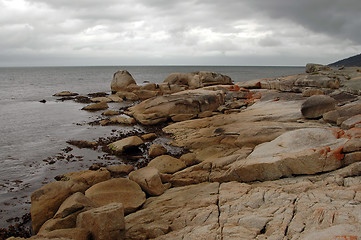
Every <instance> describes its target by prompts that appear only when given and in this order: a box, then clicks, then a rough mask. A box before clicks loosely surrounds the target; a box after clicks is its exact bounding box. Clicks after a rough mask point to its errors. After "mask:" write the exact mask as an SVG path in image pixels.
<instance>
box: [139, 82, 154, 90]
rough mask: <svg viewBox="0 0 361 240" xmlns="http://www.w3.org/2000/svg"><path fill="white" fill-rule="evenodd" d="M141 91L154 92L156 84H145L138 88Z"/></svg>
mask: <svg viewBox="0 0 361 240" xmlns="http://www.w3.org/2000/svg"><path fill="white" fill-rule="evenodd" d="M140 89H141V90H150V91H156V90H157V84H155V83H147V84H145V85H143V86H141V88H140Z"/></svg>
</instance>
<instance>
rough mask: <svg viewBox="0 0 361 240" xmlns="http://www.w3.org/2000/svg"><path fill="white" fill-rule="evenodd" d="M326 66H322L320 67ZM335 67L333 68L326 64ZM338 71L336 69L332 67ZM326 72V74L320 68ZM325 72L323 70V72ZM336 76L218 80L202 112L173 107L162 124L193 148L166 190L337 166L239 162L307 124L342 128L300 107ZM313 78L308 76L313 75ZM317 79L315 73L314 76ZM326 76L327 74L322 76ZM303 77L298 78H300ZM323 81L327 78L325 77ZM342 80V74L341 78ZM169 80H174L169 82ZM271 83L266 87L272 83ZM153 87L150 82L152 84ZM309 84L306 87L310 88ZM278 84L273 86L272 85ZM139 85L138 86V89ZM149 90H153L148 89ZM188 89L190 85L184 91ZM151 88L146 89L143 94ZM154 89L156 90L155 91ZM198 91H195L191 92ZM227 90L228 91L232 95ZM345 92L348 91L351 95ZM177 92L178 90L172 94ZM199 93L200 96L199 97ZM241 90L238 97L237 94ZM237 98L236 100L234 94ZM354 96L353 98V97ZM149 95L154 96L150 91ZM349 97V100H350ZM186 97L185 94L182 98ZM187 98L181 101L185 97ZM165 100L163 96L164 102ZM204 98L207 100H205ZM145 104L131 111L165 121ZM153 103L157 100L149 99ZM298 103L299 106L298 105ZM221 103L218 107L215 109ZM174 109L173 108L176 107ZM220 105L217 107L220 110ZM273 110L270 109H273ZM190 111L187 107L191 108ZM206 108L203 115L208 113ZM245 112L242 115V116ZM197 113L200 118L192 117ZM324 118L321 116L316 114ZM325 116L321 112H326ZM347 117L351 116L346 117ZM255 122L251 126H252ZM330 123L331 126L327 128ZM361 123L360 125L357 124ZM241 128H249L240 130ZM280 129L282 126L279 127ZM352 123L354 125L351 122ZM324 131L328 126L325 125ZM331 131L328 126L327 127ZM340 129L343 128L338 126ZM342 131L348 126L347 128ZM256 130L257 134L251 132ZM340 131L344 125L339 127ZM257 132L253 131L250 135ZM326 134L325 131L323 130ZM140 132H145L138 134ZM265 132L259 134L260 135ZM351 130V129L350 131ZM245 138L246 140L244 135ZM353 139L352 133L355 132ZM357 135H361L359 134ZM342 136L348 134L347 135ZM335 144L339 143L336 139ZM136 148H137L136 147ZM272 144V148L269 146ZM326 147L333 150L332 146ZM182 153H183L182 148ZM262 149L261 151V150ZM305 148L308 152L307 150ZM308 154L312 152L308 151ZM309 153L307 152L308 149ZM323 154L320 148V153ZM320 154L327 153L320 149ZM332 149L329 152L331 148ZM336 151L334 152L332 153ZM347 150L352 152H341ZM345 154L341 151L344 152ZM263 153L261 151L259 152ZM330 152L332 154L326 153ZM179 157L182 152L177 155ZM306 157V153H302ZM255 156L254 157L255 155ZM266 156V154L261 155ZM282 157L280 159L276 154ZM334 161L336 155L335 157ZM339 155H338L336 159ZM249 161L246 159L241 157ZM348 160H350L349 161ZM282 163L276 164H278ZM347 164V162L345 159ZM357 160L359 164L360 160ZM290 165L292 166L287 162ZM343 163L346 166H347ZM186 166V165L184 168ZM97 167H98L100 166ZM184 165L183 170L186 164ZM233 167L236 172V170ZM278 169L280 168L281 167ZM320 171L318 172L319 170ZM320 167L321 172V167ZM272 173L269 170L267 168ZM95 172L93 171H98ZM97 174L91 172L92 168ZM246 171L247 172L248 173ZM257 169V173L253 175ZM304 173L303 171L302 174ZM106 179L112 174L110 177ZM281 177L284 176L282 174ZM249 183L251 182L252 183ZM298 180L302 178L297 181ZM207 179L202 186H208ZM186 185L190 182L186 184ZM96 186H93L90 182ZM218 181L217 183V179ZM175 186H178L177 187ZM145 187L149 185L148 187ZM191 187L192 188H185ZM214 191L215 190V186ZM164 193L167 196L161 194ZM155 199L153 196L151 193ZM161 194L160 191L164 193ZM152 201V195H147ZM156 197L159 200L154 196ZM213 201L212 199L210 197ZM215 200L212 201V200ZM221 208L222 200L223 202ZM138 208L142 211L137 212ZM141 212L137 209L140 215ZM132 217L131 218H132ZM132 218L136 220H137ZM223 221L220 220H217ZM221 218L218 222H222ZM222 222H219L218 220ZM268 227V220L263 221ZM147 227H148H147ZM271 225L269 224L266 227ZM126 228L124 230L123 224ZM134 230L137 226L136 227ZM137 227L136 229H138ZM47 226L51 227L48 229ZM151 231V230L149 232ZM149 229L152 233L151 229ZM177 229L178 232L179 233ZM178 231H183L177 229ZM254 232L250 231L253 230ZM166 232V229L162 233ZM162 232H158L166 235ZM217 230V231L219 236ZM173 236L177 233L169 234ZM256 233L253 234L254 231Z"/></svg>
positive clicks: (164, 176) (168, 176)
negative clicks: (301, 80) (300, 82)
mask: <svg viewBox="0 0 361 240" xmlns="http://www.w3.org/2000/svg"><path fill="white" fill-rule="evenodd" d="M322 71H325V70H321V71H320V72H322ZM327 71H330V70H327ZM332 74H335V73H332ZM315 75H317V74H312V73H311V74H309V75H307V76H311V77H312V76H315ZM321 75H322V74H321ZM323 76H324V75H322V77H323ZM337 76H338V77H340V76H343V75H341V74H339V75H337ZM334 79H335V78H333V77H329V78H328V80H327V81H326V82H327V84H331V85H327V84H326V85H323V84H324V82H321V83H320V84H321V86H324V87H322V88H319V87H313V88H312V89H311V90H312V91H313V92H312V91H310V89H309V88H308V87H309V86H308V85H309V84H310V82H309V81H305V82H304V83H306V84H307V85H306V86H307V87H304V86H302V85H295V82H292V81H294V80H292V81H290V77H285V78H283V79H282V78H281V79H262V80H257V81H249V82H246V83H239V84H238V85H233V84H230V85H219V83H218V84H214V85H215V86H214V87H212V86H210V87H206V88H207V89H206V91H208V92H207V94H210V91H211V92H212V91H213V92H216V93H215V94H214V95H212V94H213V93H212V94H210V95H209V97H207V98H206V100H205V101H206V103H207V104H208V105H207V107H210V106H211V105H210V102H212V104H216V105H215V106H216V107H215V108H214V109H209V110H208V109H205V110H204V111H201V113H202V114H200V113H196V115H195V113H194V112H192V111H193V110H192V111H191V110H189V111H190V112H189V113H185V112H183V113H179V112H176V113H171V114H173V115H169V116H171V117H167V118H165V119H166V120H167V121H169V118H172V120H173V121H176V122H178V123H172V124H169V125H168V123H167V125H168V126H166V127H164V128H163V131H165V132H166V133H168V134H172V135H173V143H172V144H173V145H175V146H177V147H181V148H185V149H187V151H189V152H188V153H185V154H182V157H183V159H182V157H180V158H179V159H182V161H184V162H185V163H186V165H187V166H186V167H185V168H184V167H182V168H180V169H179V170H177V171H175V172H174V173H161V174H160V175H159V177H160V179H161V180H162V182H163V184H164V185H167V186H168V187H169V186H170V185H171V186H172V188H171V189H170V190H165V193H164V194H168V192H172V191H174V190H175V189H177V188H181V189H183V188H184V189H191V188H192V187H194V188H196V186H198V185H197V184H203V185H204V184H205V183H207V182H218V184H219V185H217V187H216V188H217V189H218V190H217V191H218V192H220V189H219V188H220V187H221V186H229V185H222V184H225V183H227V182H233V181H237V182H240V184H246V183H245V182H250V183H249V184H250V185H253V184H256V185H257V183H255V182H254V181H261V182H264V181H277V179H279V178H284V177H286V178H291V179H292V176H293V174H295V176H296V177H294V179H299V177H297V175H302V174H311V175H310V176H314V177H315V176H323V175H327V173H326V174H324V173H322V172H332V171H334V170H336V169H338V168H340V167H341V166H333V165H332V164H335V163H332V164H331V165H332V166H330V168H325V169H327V171H325V169H321V170H315V169H314V170H312V171H309V170H305V172H302V170H300V169H298V170H292V171H291V172H290V173H289V172H287V171H289V170H287V169H286V170H285V169H280V170H277V168H278V167H276V169H272V171H275V170H276V173H274V174H268V173H269V172H267V171H269V170H267V169H265V168H264V165H262V164H263V163H262V161H261V160H257V161H260V162H259V163H258V164H259V165H257V164H256V165H254V164H253V163H252V164H251V165H250V167H251V168H254V167H258V166H261V167H262V169H264V170H263V171H264V172H263V173H262V174H260V173H254V172H253V170H252V169H251V168H246V169H247V171H249V172H247V173H246V172H244V170H243V166H242V165H240V166H241V168H239V167H240V166H239V165H237V161H239V159H248V158H249V156H250V155H251V154H255V153H254V152H255V149H256V148H257V147H258V146H260V145H261V144H263V143H267V142H272V141H274V140H275V139H277V138H278V137H280V136H282V135H283V134H286V133H288V132H292V131H297V130H302V129H306V130H307V129H308V128H311V129H325V127H326V126H327V127H328V128H330V127H331V128H334V129H339V128H337V127H336V126H335V125H333V126H332V125H329V124H324V123H322V122H321V121H320V120H317V121H315V120H313V119H310V120H308V119H307V118H306V119H304V118H303V117H302V115H300V112H299V109H300V108H301V104H302V102H304V100H306V99H308V98H309V96H305V92H306V91H304V92H303V93H302V91H303V90H302V89H305V90H308V91H307V92H308V93H307V94H310V95H311V96H313V95H314V93H317V94H316V95H318V94H320V92H319V91H318V92H317V91H316V90H322V91H323V92H322V94H321V95H323V96H326V95H329V94H330V93H332V92H335V91H337V89H339V86H338V87H335V85H334V84H335V82H333V81H334ZM308 80H309V79H308ZM313 80H314V79H313ZM321 80H322V78H321ZM348 80H350V79H346V78H345V80H342V81H348ZM172 81H176V82H177V81H183V80H180V79H179V78H177V79H175V80H172ZM296 81H298V79H297V80H296ZM322 81H323V80H322ZM340 81H341V80H340ZM260 85H263V86H267V87H268V88H270V89H262V88H263V86H260ZM168 86H169V83H168ZM231 86H238V88H234V87H231ZM267 87H266V88H267ZM149 88H150V86H149ZM173 88H174V89H173V90H172V88H171V87H168V89H169V90H167V91H170V92H167V94H169V93H171V92H172V91H175V89H177V91H178V90H179V87H173ZM306 88H307V89H306ZM272 89H274V90H272ZM135 91H137V90H135ZM147 91H154V90H149V89H147ZM183 91H185V89H181V90H180V91H178V92H180V93H182V92H183ZM217 91H223V92H224V95H223V97H222V94H221V95H217V94H218V93H217ZM185 92H186V91H185ZM310 92H312V93H310ZM342 92H345V93H347V94H349V92H351V93H355V91H351V90H346V91H341V93H342ZM145 93H149V92H145V91H143V92H142V94H145ZM153 94H155V93H153ZM186 94H190V95H186V96H187V98H188V99H189V98H190V99H192V98H193V97H194V101H200V102H199V103H200V104H201V105H200V106H205V105H202V101H204V94H205V92H201V93H200V92H199V91H195V92H194V93H193V92H192V91H188V92H187V93H186ZM192 94H195V95H192ZM227 94H228V95H227ZM347 94H346V95H347ZM172 95H173V94H172ZM346 95H342V96H341V97H339V99H338V100H337V101H338V103H339V104H341V105H340V106H338V107H342V106H343V105H348V104H349V103H352V102H358V101H360V98H359V97H358V96H357V95H354V94H351V95H352V96H349V95H347V96H346ZM176 96H177V97H176V98H175V100H169V99H166V100H164V103H165V104H167V103H170V102H172V101H176V99H179V98H181V97H180V96H182V94H178V95H177V94H176ZM198 96H201V97H200V98H198ZM227 96H228V97H229V96H232V98H231V101H229V100H230V99H228V100H227V101H228V104H229V105H227V106H228V107H226V108H223V109H222V108H220V107H221V106H223V105H224V102H223V103H222V98H224V99H223V101H225V100H226V99H227ZM235 96H236V97H235ZM123 97H124V98H127V96H126V95H124V96H123ZM235 98H236V99H237V100H236V101H234V99H235ZM348 98H349V99H348ZM149 99H153V98H152V97H150V98H149ZM345 99H346V100H345ZM183 100H184V99H183ZM183 100H182V101H183ZM217 101H221V102H220V103H219V105H218V106H217V104H218V103H217ZM162 103H163V102H162ZM203 104H204V103H203ZM139 106H141V104H140V103H139V104H138V105H135V106H134V107H132V108H130V109H131V110H129V109H128V111H127V112H126V113H128V114H130V115H132V116H133V117H135V118H136V120H137V121H138V122H139V121H140V122H142V123H143V124H146V125H147V124H150V125H156V124H159V119H161V121H163V119H164V116H163V115H162V116H161V117H159V116H158V117H157V118H153V117H154V116H153V115H150V116H147V115H144V112H145V111H144V110H142V109H140V110H139V109H138V108H140V107H139ZM150 106H152V104H151V105H150ZM150 106H148V107H145V109H148V108H150ZM295 108H298V109H295ZM216 109H217V110H216ZM171 110H174V109H172V108H171ZM215 110H216V111H215ZM270 110H271V112H269V111H270ZM137 111H140V113H137ZM187 111H188V110H187ZM203 114H204V115H203ZM241 116H242V117H241ZM192 118H197V119H193V120H192ZM317 118H319V117H317ZM321 119H322V115H321ZM239 120H241V121H244V123H240V122H239ZM345 120H346V119H345ZM257 122H260V123H263V124H265V126H266V127H265V128H264V127H262V126H261V125H257V124H256V123H257ZM249 128H251V129H252V130H251V132H250V131H249V130H250V129H249ZM328 128H327V129H328ZM356 128H357V127H356ZM239 129H243V130H246V132H247V131H248V132H247V134H246V133H243V132H239ZM274 129H277V130H274ZM351 129H353V128H351ZM322 131H323V130H322ZM327 131H328V130H327ZM337 131H339V130H337ZM342 131H343V130H342ZM255 132H256V135H254V136H253V135H252V134H254V133H255ZM339 132H340V131H339ZM250 134H251V135H252V137H251V136H250ZM320 134H321V133H320ZM322 134H328V133H322ZM347 134H351V133H348V132H347V131H343V132H342V134H341V135H342V136H343V135H345V136H346V135H347ZM136 135H137V134H133V135H132V136H136ZM138 135H140V134H138ZM258 135H260V136H261V137H260V136H258ZM347 136H349V135H347ZM125 137H126V136H121V137H119V138H118V139H119V140H120V139H122V138H125ZM245 139H246V140H245ZM350 139H353V137H352V136H351V137H350ZM357 139H358V138H357ZM111 140H112V141H113V142H115V141H116V140H117V139H115V138H113V139H111ZM341 140H342V137H337V138H336V139H335V142H340V141H341ZM342 141H343V140H342ZM109 143H110V141H107V142H104V145H103V146H108V145H109ZM332 144H334V143H332ZM149 148H150V145H149V146H146V148H144V149H143V153H144V152H145V151H147V150H149ZM132 149H133V150H134V148H132ZM135 149H136V150H139V148H135ZM270 150H271V149H269V151H270ZM327 151H331V152H332V151H333V149H331V150H327ZM180 154H181V153H180ZM259 154H260V153H259ZM305 154H306V153H305ZM307 154H309V153H307ZM307 154H306V155H307ZM317 154H318V153H317ZM320 154H321V155H322V154H324V153H320ZM327 154H328V153H327ZM332 154H333V153H332ZM342 154H343V155H347V154H344V153H342ZM342 154H341V155H342ZM260 156H262V155H260ZM327 156H328V155H327ZM177 157H178V156H177ZM301 157H302V156H301ZM344 157H345V156H342V158H341V159H338V161H340V160H342V159H344ZM251 159H252V158H251ZM261 159H262V158H261ZM277 161H278V160H277ZM287 161H289V160H287ZM330 161H331V160H330ZM332 161H336V160H332ZM352 163H354V164H357V161H354V162H349V163H348V164H351V165H352ZM242 164H244V163H242ZM348 164H347V165H348ZM276 166H277V164H276ZM345 166H346V165H345ZM355 166H356V165H355ZM288 167H289V168H290V166H288ZM342 167H344V166H342ZM183 168H184V169H183ZM99 169H100V168H98V169H94V170H95V171H96V170H99ZM182 169H183V170H182ZM136 170H137V169H136ZM232 171H233V172H232ZM277 171H280V172H279V173H278V172H277ZM315 171H316V172H315ZM317 171H319V172H317ZM265 172H266V173H267V174H264V173H265ZM93 173H94V172H93ZM90 174H92V173H90ZM243 174H244V175H243ZM252 174H253V175H252ZM301 178H302V177H301ZM105 181H107V180H105ZM281 181H282V180H281ZM209 184H210V185H209V186H212V188H213V185H214V184H213V185H212V183H209ZM247 184H248V183H247ZM296 184H298V183H296ZM203 185H202V186H203ZM184 186H185V187H184ZM90 187H91V186H90ZM214 187H215V185H214ZM172 189H173V190H172ZM143 190H144V189H143ZM185 191H188V190H185ZM212 191H213V190H212ZM160 196H163V195H162V194H160ZM147 199H149V200H150V199H151V198H147ZM159 199H161V197H159ZM146 201H148V200H146ZM154 201H156V200H154ZM209 204H210V203H209ZM209 206H211V204H210V205H209ZM218 208H220V206H218ZM142 211H146V209H143V210H139V211H136V212H135V213H134V214H135V215H134V216H138V215H139V214H140V212H142ZM138 213H139V214H138ZM137 214H138V215H137ZM131 216H133V215H132V214H130V215H126V217H125V219H126V224H125V227H126V230H125V234H130V235H127V236H128V237H131V236H133V237H134V238H135V239H136V237H135V236H138V235H134V234H140V233H139V232H138V233H137V232H136V230H134V229H133V230H131V231H130V230H129V228H128V227H127V223H128V224H130V225H132V224H135V223H136V221H137V220H135V219H133V218H132V217H131ZM129 221H130V222H129ZM132 221H135V222H133V223H132ZM218 222H219V220H218ZM218 224H219V223H218ZM218 227H219V226H218ZM263 227H264V226H263ZM143 230H144V229H143ZM266 230H267V229H266ZM266 230H264V231H263V230H262V231H261V232H263V233H262V234H265V233H266V232H267V231H266ZM121 231H123V230H121ZM132 231H133V232H132ZM134 231H135V232H134ZM46 232H47V231H46ZM145 234H148V233H145ZM149 234H150V233H149ZM163 234H165V235H167V234H171V233H169V232H163ZM174 234H175V233H174ZM178 234H181V233H180V232H178ZM212 234H216V235H218V234H220V233H219V232H217V231H215V232H213V231H212ZM249 234H250V233H249ZM161 235H162V234H161ZM161 235H159V236H161ZM216 235H215V236H216ZM169 236H172V235H169ZM250 236H251V235H250Z"/></svg>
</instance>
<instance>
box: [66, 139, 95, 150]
mask: <svg viewBox="0 0 361 240" xmlns="http://www.w3.org/2000/svg"><path fill="white" fill-rule="evenodd" d="M66 143H69V144H71V145H73V146H77V147H78V148H96V147H97V145H98V143H97V142H93V141H84V140H69V141H66Z"/></svg>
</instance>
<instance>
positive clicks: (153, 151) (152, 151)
mask: <svg viewBox="0 0 361 240" xmlns="http://www.w3.org/2000/svg"><path fill="white" fill-rule="evenodd" d="M166 153H167V149H166V148H165V147H163V145H161V144H153V145H152V146H150V148H149V154H148V155H149V157H151V158H154V157H158V156H161V155H164V154H166Z"/></svg>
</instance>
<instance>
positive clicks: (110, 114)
mask: <svg viewBox="0 0 361 240" xmlns="http://www.w3.org/2000/svg"><path fill="white" fill-rule="evenodd" d="M119 114H120V113H119V111H114V110H107V111H105V112H103V113H102V115H104V116H115V115H119Z"/></svg>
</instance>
